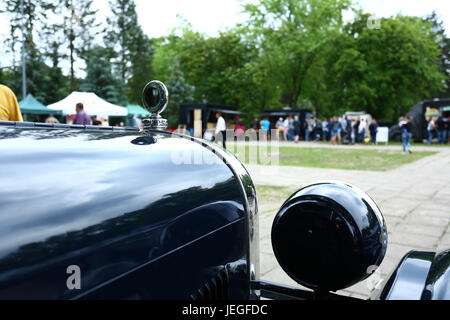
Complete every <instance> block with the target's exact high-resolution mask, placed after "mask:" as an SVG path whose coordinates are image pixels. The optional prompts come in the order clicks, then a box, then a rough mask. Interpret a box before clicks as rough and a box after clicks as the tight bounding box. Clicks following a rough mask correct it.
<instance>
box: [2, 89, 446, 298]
mask: <svg viewBox="0 0 450 320" xmlns="http://www.w3.org/2000/svg"><path fill="white" fill-rule="evenodd" d="M143 95H144V97H143V102H144V105H145V106H146V108H147V109H148V110H149V111H150V112H151V113H152V116H151V117H150V118H149V119H147V120H146V122H145V129H144V130H142V131H136V130H135V129H130V128H112V127H94V126H79V125H63V124H43V123H24V122H5V121H3V122H0V299H158V300H161V299H175V300H228V299H231V300H241V299H245V300H246V299H260V298H261V297H266V298H272V299H293V298H295V299H351V298H348V297H343V296H339V295H337V294H335V293H333V292H334V291H336V290H339V289H342V288H346V287H348V286H351V285H353V284H355V283H357V282H359V281H362V280H364V279H366V278H367V277H369V276H370V275H371V273H372V272H374V271H375V270H376V268H377V267H378V266H379V265H380V263H381V262H382V260H383V257H384V255H385V252H386V248H387V242H388V239H387V227H386V223H385V221H384V218H383V216H382V214H381V212H380V210H379V208H378V207H377V205H376V204H375V203H374V201H373V200H372V199H371V198H370V197H369V196H367V195H366V194H364V193H363V192H362V191H360V190H359V189H358V188H356V187H354V186H351V185H348V184H345V183H341V182H318V183H317V184H314V185H311V186H308V187H305V188H302V189H301V190H299V191H298V192H296V193H295V194H294V195H292V196H291V197H290V198H289V199H287V200H286V202H285V203H284V204H283V206H282V207H281V209H280V210H279V212H278V214H277V215H276V217H275V219H274V222H273V227H272V245H273V249H274V252H275V255H276V258H277V260H278V261H279V263H280V265H281V267H282V268H283V269H284V270H285V271H286V272H287V274H289V275H290V276H291V277H292V278H293V279H294V280H296V281H297V282H298V283H299V284H301V285H302V286H304V287H307V288H310V289H311V290H304V289H300V288H293V287H288V286H284V285H279V284H276V283H269V282H266V281H261V280H260V279H259V244H258V205H257V197H256V192H255V188H254V185H253V183H252V179H251V177H250V176H249V174H248V172H247V171H246V169H245V167H244V166H243V165H242V164H241V163H240V162H239V161H238V160H237V159H236V157H235V156H234V155H233V154H231V153H228V152H227V151H226V150H224V149H222V148H221V147H220V146H219V145H218V144H214V143H210V142H207V141H204V140H201V139H196V138H192V137H190V136H185V135H182V134H177V133H168V132H165V131H164V128H165V127H166V126H167V123H166V121H165V120H164V119H162V118H161V117H160V116H159V113H160V112H161V111H162V110H163V109H164V108H165V106H166V104H167V101H168V100H167V99H168V93H167V89H166V88H165V86H164V85H163V84H162V83H160V82H158V81H152V82H150V83H149V84H148V85H147V86H146V88H145V89H144V93H143ZM449 264H450V253H449V251H446V252H443V253H440V254H436V253H431V252H411V253H409V254H408V255H407V256H405V258H404V259H403V260H402V261H401V262H400V264H399V266H398V267H397V268H396V269H395V270H394V271H393V273H392V275H391V276H390V277H389V278H388V279H387V281H386V283H385V285H384V286H382V287H381V289H380V290H379V291H378V292H374V295H373V296H372V299H450V290H448V285H449V280H450V271H449V270H450V268H449Z"/></svg>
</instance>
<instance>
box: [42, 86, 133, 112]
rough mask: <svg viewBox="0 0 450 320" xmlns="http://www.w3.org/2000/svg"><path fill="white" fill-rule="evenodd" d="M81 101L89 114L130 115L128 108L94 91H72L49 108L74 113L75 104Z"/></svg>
mask: <svg viewBox="0 0 450 320" xmlns="http://www.w3.org/2000/svg"><path fill="white" fill-rule="evenodd" d="M80 102H81V103H82V104H83V106H84V111H85V112H86V113H87V114H88V115H89V116H97V117H100V118H108V117H109V116H127V115H128V111H127V109H126V108H124V107H120V106H116V105H114V104H112V103H109V102H108V101H105V100H103V99H102V98H100V97H99V96H97V95H96V94H95V93H92V92H77V91H75V92H72V93H71V94H70V95H68V96H67V97H66V98H64V99H63V100H61V101H58V102H56V103H53V104H51V105H49V106H47V108H49V109H52V110H61V111H62V112H63V114H64V115H73V114H76V111H75V106H76V105H77V103H80Z"/></svg>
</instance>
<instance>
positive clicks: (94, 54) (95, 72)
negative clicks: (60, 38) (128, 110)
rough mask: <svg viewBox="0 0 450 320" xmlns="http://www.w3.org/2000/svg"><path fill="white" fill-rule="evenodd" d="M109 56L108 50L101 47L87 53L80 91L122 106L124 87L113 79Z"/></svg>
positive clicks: (125, 100) (123, 102) (124, 98)
mask: <svg viewBox="0 0 450 320" xmlns="http://www.w3.org/2000/svg"><path fill="white" fill-rule="evenodd" d="M109 56H110V52H109V49H107V48H104V47H101V46H95V47H93V48H92V49H90V50H89V52H87V57H88V59H87V61H86V78H85V79H84V81H83V84H82V85H81V88H80V89H81V90H83V91H87V92H94V93H95V94H97V95H98V96H99V97H101V98H103V99H105V100H107V101H109V102H111V103H113V104H117V105H122V106H124V105H126V104H127V98H126V96H125V93H124V87H125V86H124V84H123V83H122V82H121V81H120V80H119V79H117V78H115V77H114V75H113V73H112V64H111V61H110V60H109Z"/></svg>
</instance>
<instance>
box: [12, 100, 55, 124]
mask: <svg viewBox="0 0 450 320" xmlns="http://www.w3.org/2000/svg"><path fill="white" fill-rule="evenodd" d="M19 107H20V111H21V112H22V115H23V117H24V120H27V118H28V117H27V115H37V116H40V115H47V116H48V115H56V116H61V115H62V112H61V111H60V110H51V109H48V108H47V107H46V106H44V105H43V104H42V103H40V102H39V101H37V100H36V98H35V97H33V95H31V94H29V95H27V96H26V97H25V99H23V100H22V101H20V102H19ZM34 118H36V117H34Z"/></svg>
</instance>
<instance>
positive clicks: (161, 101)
mask: <svg viewBox="0 0 450 320" xmlns="http://www.w3.org/2000/svg"><path fill="white" fill-rule="evenodd" d="M168 102H169V92H168V91H167V87H166V86H165V85H164V83H162V82H161V81H158V80H153V81H150V82H149V83H147V85H146V86H145V87H144V90H143V92H142V103H143V104H144V107H145V109H147V111H148V112H150V117H149V118H146V119H144V120H143V123H144V132H146V131H148V130H161V131H164V130H166V129H167V127H168V123H167V120H166V119H163V118H162V117H161V116H160V115H159V114H160V113H161V112H163V111H164V109H166V107H167V104H168Z"/></svg>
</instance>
